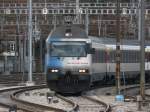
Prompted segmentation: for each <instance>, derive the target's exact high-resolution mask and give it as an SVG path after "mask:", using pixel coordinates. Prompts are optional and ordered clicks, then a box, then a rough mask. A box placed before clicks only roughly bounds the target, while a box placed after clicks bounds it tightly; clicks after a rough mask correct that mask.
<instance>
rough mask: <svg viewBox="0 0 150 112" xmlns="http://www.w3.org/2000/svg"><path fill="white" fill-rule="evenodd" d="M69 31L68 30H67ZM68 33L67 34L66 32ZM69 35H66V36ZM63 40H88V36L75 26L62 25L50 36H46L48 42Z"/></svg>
mask: <svg viewBox="0 0 150 112" xmlns="http://www.w3.org/2000/svg"><path fill="white" fill-rule="evenodd" d="M69 29H70V30H69ZM67 31H69V32H67ZM67 33H68V34H69V35H66V34H67ZM63 38H68V39H69V38H71V39H72V38H80V39H88V36H87V34H86V32H85V30H84V29H82V28H80V27H79V26H77V25H71V26H67V25H63V26H59V27H57V28H56V29H55V30H53V31H52V32H51V33H50V35H49V36H48V41H49V39H50V40H51V39H63Z"/></svg>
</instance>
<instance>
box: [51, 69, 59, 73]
mask: <svg viewBox="0 0 150 112" xmlns="http://www.w3.org/2000/svg"><path fill="white" fill-rule="evenodd" d="M49 72H52V73H57V72H59V70H58V69H49Z"/></svg>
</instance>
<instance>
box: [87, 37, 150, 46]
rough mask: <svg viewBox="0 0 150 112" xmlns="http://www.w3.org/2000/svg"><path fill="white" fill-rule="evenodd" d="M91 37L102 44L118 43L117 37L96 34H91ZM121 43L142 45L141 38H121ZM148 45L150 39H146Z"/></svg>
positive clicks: (149, 44)
mask: <svg viewBox="0 0 150 112" xmlns="http://www.w3.org/2000/svg"><path fill="white" fill-rule="evenodd" d="M89 38H90V39H91V40H92V41H93V42H95V43H101V44H110V45H115V44H116V39H115V38H107V37H100V38H98V37H94V36H89ZM121 45H133V46H134V45H135V46H138V45H140V41H139V40H135V39H134V40H133V39H130V40H129V39H121ZM145 45H146V46H150V41H145Z"/></svg>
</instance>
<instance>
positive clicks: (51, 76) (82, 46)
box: [46, 28, 92, 93]
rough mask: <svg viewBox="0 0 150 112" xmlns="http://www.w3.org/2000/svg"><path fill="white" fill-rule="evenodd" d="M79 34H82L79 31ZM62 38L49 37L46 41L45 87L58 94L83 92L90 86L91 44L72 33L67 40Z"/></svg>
mask: <svg viewBox="0 0 150 112" xmlns="http://www.w3.org/2000/svg"><path fill="white" fill-rule="evenodd" d="M72 30H73V29H72ZM74 30H76V28H75V29H74ZM63 34H65V33H63ZM79 34H82V33H81V31H80V32H79ZM74 35H75V36H74ZM82 35H83V34H82ZM62 36H63V35H62ZM62 36H61V38H58V37H57V38H56V36H55V38H52V35H51V36H50V37H51V38H50V39H49V40H48V41H47V43H48V44H47V49H48V51H47V55H46V57H47V58H46V79H47V85H48V87H49V88H50V89H51V90H54V91H56V92H60V93H78V92H81V91H84V90H86V89H88V87H89V86H90V80H91V75H90V72H91V70H90V68H91V67H90V66H91V51H92V50H91V48H90V45H91V44H90V43H91V42H90V40H89V39H88V38H87V36H86V37H85V35H84V38H81V35H80V36H78V35H77V33H76V34H74V33H72V34H71V36H70V37H69V38H68V37H67V38H66V35H65V36H63V38H62ZM76 36H78V37H76Z"/></svg>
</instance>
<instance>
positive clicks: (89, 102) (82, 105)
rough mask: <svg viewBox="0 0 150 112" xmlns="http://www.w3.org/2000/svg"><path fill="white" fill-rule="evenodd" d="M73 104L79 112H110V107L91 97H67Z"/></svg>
mask: <svg viewBox="0 0 150 112" xmlns="http://www.w3.org/2000/svg"><path fill="white" fill-rule="evenodd" d="M68 98H69V99H71V100H72V101H73V102H76V104H78V109H77V110H78V111H79V112H110V111H111V107H110V105H108V104H106V103H104V102H103V101H100V100H98V99H96V98H94V97H92V96H88V95H82V96H74V97H73V96H72V97H68Z"/></svg>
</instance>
